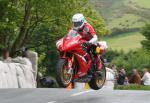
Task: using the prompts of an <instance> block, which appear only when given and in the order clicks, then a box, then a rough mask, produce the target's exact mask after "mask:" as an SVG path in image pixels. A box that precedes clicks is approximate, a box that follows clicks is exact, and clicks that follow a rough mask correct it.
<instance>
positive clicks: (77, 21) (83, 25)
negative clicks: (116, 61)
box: [72, 13, 102, 70]
mask: <svg viewBox="0 0 150 103" xmlns="http://www.w3.org/2000/svg"><path fill="white" fill-rule="evenodd" d="M72 23H73V30H75V31H77V33H78V34H80V35H81V36H82V37H83V39H84V40H86V41H87V42H86V43H84V45H86V46H87V47H88V46H89V44H96V43H97V40H98V37H97V35H96V32H95V30H94V29H93V27H92V26H91V25H90V24H89V23H88V22H87V21H86V20H85V17H84V16H83V14H81V13H77V14H74V15H73V17H72ZM81 54H82V55H84V57H85V58H86V60H87V65H88V66H89V68H90V65H91V62H92V61H91V59H90V55H89V54H88V53H87V51H83V52H82V53H81ZM94 58H95V61H96V66H97V69H98V70H100V69H101V67H102V65H101V62H100V59H99V58H98V56H97V55H96V56H95V57H94Z"/></svg>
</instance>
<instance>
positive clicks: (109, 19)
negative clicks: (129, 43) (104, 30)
mask: <svg viewBox="0 0 150 103" xmlns="http://www.w3.org/2000/svg"><path fill="white" fill-rule="evenodd" d="M90 2H91V4H92V5H93V7H94V8H95V10H96V11H98V12H99V13H100V14H101V15H102V16H103V18H104V20H105V23H106V25H107V27H108V28H110V29H114V28H118V29H123V28H140V27H142V26H143V25H144V24H145V22H147V21H149V20H150V0H90Z"/></svg>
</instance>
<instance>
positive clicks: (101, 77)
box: [89, 64, 106, 90]
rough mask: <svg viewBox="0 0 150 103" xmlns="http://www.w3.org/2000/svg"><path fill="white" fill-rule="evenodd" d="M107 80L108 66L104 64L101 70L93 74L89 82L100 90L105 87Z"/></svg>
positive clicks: (92, 86) (93, 87)
mask: <svg viewBox="0 0 150 103" xmlns="http://www.w3.org/2000/svg"><path fill="white" fill-rule="evenodd" d="M105 80H106V68H105V65H104V64H103V68H102V69H101V70H99V71H96V72H95V73H94V74H93V77H92V79H91V81H90V82H89V86H90V87H91V88H92V89H94V90H99V89H101V88H102V87H103V85H104V83H105Z"/></svg>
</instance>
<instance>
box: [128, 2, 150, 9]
mask: <svg viewBox="0 0 150 103" xmlns="http://www.w3.org/2000/svg"><path fill="white" fill-rule="evenodd" d="M129 1H132V2H133V3H135V4H136V5H139V6H140V7H144V8H150V0H129Z"/></svg>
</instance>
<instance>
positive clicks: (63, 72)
mask: <svg viewBox="0 0 150 103" xmlns="http://www.w3.org/2000/svg"><path fill="white" fill-rule="evenodd" d="M66 67H67V61H66V60H65V59H60V60H58V63H57V66H56V81H57V83H58V85H59V86H60V87H63V88H66V87H67V86H68V85H69V84H70V83H71V82H72V75H71V74H68V73H67V69H66Z"/></svg>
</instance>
